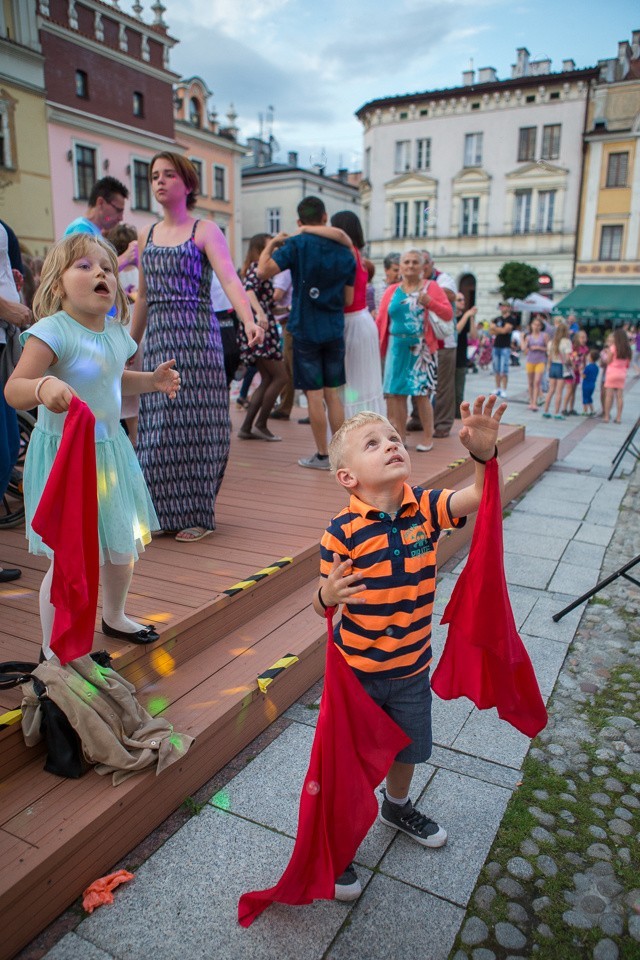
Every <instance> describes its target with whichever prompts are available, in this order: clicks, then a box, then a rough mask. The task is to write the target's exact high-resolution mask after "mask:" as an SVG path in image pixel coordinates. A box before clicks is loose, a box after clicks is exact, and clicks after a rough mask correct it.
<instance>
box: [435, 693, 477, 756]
mask: <svg viewBox="0 0 640 960" xmlns="http://www.w3.org/2000/svg"><path fill="white" fill-rule="evenodd" d="M472 710H473V704H472V703H471V701H470V700H467V699H466V697H459V698H458V699H457V700H441V699H440V697H438V696H437V695H436V694H434V695H433V700H432V708H431V726H432V729H433V739H434V742H435V743H437V744H439V745H440V746H443V747H450V746H451V744H452V743H453V742H454V740H455V739H456V737H457V736H458V734H459V733H460V731H461V730H462V728H463V726H464V725H465V723H466V721H467V719H468V717H469V714H470V713H471V711H472Z"/></svg>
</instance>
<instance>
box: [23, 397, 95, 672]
mask: <svg viewBox="0 0 640 960" xmlns="http://www.w3.org/2000/svg"><path fill="white" fill-rule="evenodd" d="M95 423H96V421H95V417H94V416H93V414H92V413H91V410H90V409H89V407H88V406H87V405H86V403H83V401H82V400H79V399H78V398H77V397H74V398H73V399H72V401H71V405H70V406H69V411H68V413H67V418H66V420H65V424H64V430H63V431H62V440H61V441H60V447H59V449H58V452H57V454H56V458H55V460H54V461H53V466H52V468H51V473H50V474H49V479H48V480H47V483H46V485H45V488H44V490H43V492H42V496H41V497H40V503H39V504H38V508H37V510H36V512H35V514H34V517H33V521H32V524H31V526H32V527H33V529H34V530H35V532H36V533H38V534H39V535H40V536H41V537H42V539H43V540H44V542H45V543H46V545H47V546H48V547H50V548H51V550H53V554H54V559H53V581H52V583H51V602H52V604H53V605H54V607H55V608H56V612H55V618H54V621H53V632H52V635H51V649H52V650H53V652H54V653H55V654H56V655H57V656H58V658H59V659H60V662H61V663H68V662H69V660H74V659H75V658H76V657H82V656H84V655H85V654H87V653H90V652H91V648H92V646H93V632H94V628H95V620H96V607H97V604H98V579H99V550H98V480H97V470H96V437H95Z"/></svg>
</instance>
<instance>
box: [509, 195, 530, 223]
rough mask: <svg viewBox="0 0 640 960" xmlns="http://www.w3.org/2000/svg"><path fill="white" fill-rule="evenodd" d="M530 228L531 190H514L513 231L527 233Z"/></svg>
mask: <svg viewBox="0 0 640 960" xmlns="http://www.w3.org/2000/svg"><path fill="white" fill-rule="evenodd" d="M530 229H531V190H516V196H515V207H514V212H513V232H514V233H529V231H530Z"/></svg>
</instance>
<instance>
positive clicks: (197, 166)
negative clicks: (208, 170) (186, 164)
mask: <svg viewBox="0 0 640 960" xmlns="http://www.w3.org/2000/svg"><path fill="white" fill-rule="evenodd" d="M189 160H190V161H191V163H192V164H193V166H194V168H195V171H196V173H197V174H198V186H199V190H198V193H199V194H200V196H201V197H204V196H206V191H205V183H204V178H203V174H204V171H203V169H202V160H196V158H195V157H189Z"/></svg>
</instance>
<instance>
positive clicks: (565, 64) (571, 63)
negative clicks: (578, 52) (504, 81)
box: [562, 59, 576, 73]
mask: <svg viewBox="0 0 640 960" xmlns="http://www.w3.org/2000/svg"><path fill="white" fill-rule="evenodd" d="M575 68H576V62H575V60H571V59H569V60H563V61H562V72H563V73H571V71H572V70H575Z"/></svg>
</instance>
